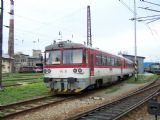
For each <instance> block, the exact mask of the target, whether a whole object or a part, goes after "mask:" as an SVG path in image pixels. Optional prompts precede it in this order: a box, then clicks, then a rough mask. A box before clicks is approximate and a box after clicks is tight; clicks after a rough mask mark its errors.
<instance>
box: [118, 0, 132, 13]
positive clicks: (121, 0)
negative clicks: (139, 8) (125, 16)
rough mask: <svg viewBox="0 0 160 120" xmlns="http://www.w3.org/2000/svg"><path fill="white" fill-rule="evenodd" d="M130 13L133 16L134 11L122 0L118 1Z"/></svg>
mask: <svg viewBox="0 0 160 120" xmlns="http://www.w3.org/2000/svg"><path fill="white" fill-rule="evenodd" d="M119 1H120V2H121V3H122V4H123V5H124V6H125V7H126V8H127V9H128V10H129V11H130V12H132V13H133V14H134V11H133V10H132V9H131V8H130V7H129V6H128V5H127V4H126V3H125V2H123V0H119Z"/></svg>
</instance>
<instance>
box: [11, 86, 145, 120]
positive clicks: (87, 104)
mask: <svg viewBox="0 0 160 120" xmlns="http://www.w3.org/2000/svg"><path fill="white" fill-rule="evenodd" d="M144 85H145V84H122V83H121V84H120V87H119V89H118V90H117V91H115V92H112V93H107V94H106V90H101V91H98V92H96V93H94V94H92V95H87V96H85V97H83V98H81V99H75V100H71V101H68V102H64V103H62V104H58V105H56V106H54V105H51V106H49V107H47V108H43V109H39V110H36V111H32V112H27V113H25V114H21V115H19V116H16V117H14V118H12V119H9V120H63V119H65V118H68V117H69V116H73V115H75V114H77V113H80V112H82V111H86V110H89V109H91V108H93V107H96V106H99V105H101V104H104V103H106V102H111V101H113V100H115V99H117V98H118V97H121V96H123V95H127V94H128V93H129V92H132V91H135V90H137V89H138V88H140V87H143V86H144ZM106 89H107V88H106ZM126 120H129V119H126ZM133 120H135V119H133ZM136 120H137V119H136ZM139 120H143V119H139ZM145 120H146V119H145Z"/></svg>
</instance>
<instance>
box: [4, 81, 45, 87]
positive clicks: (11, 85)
mask: <svg viewBox="0 0 160 120" xmlns="http://www.w3.org/2000/svg"><path fill="white" fill-rule="evenodd" d="M41 82H43V81H33V82H26V84H34V83H41ZM20 85H23V83H16V84H9V85H2V87H4V88H5V87H13V86H15V87H16V86H20Z"/></svg>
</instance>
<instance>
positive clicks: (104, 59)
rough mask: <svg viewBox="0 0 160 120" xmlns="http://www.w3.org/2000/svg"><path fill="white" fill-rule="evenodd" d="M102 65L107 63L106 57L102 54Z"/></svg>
mask: <svg viewBox="0 0 160 120" xmlns="http://www.w3.org/2000/svg"><path fill="white" fill-rule="evenodd" d="M102 65H103V66H105V65H106V57H104V56H102Z"/></svg>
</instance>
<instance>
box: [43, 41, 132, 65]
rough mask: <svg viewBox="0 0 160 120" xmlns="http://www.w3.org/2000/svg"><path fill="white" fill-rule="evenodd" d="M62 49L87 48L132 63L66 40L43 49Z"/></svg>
mask: <svg viewBox="0 0 160 120" xmlns="http://www.w3.org/2000/svg"><path fill="white" fill-rule="evenodd" d="M62 47H63V48H89V49H93V50H96V51H99V52H103V53H107V54H109V55H111V56H116V57H119V58H122V59H125V60H126V61H128V62H133V61H131V60H129V59H127V58H125V57H123V56H120V55H114V54H112V53H108V52H106V51H103V50H100V49H98V48H92V47H89V46H86V45H83V44H81V43H73V42H71V41H69V40H67V41H60V42H56V41H54V43H53V44H51V45H48V46H46V47H45V50H52V49H59V48H62Z"/></svg>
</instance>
